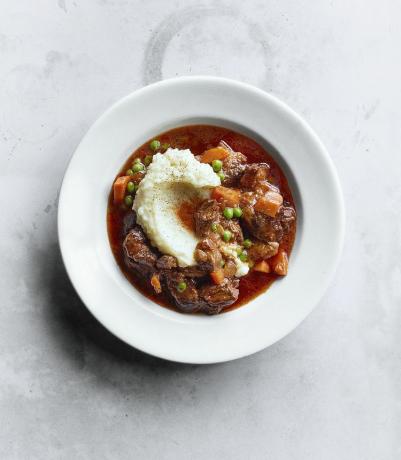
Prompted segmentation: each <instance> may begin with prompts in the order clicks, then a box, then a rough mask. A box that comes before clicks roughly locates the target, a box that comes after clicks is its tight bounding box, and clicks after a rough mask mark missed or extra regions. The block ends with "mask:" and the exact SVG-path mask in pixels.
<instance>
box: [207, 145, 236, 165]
mask: <svg viewBox="0 0 401 460" xmlns="http://www.w3.org/2000/svg"><path fill="white" fill-rule="evenodd" d="M228 155H230V152H228V151H227V150H226V149H224V148H223V147H214V148H212V149H209V150H205V151H204V152H203V153H202V156H201V159H200V161H201V163H211V162H212V161H213V160H224V158H227V157H228Z"/></svg>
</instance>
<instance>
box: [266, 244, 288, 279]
mask: <svg viewBox="0 0 401 460" xmlns="http://www.w3.org/2000/svg"><path fill="white" fill-rule="evenodd" d="M269 262H270V266H271V267H272V269H273V271H274V273H276V274H277V275H281V276H284V275H286V274H287V273H288V255H287V253H286V252H285V251H283V250H280V251H279V252H278V254H277V255H275V256H274V257H272V258H271V259H269Z"/></svg>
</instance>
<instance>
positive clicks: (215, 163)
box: [212, 160, 223, 172]
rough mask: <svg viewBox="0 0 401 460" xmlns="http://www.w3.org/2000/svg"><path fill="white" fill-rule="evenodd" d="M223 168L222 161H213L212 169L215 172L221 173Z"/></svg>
mask: <svg viewBox="0 0 401 460" xmlns="http://www.w3.org/2000/svg"><path fill="white" fill-rule="evenodd" d="M222 167H223V162H222V161H221V160H213V161H212V168H213V171H214V172H219V171H221V168H222Z"/></svg>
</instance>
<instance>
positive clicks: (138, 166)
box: [132, 163, 145, 173]
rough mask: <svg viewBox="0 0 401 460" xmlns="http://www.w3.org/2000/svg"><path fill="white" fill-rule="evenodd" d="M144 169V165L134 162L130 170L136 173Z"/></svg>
mask: <svg viewBox="0 0 401 460" xmlns="http://www.w3.org/2000/svg"><path fill="white" fill-rule="evenodd" d="M144 169H145V166H144V165H143V164H142V163H135V164H134V166H133V168H132V171H134V173H137V172H139V171H143V170H144Z"/></svg>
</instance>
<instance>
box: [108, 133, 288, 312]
mask: <svg viewBox="0 0 401 460" xmlns="http://www.w3.org/2000/svg"><path fill="white" fill-rule="evenodd" d="M171 148H173V149H174V148H176V149H179V150H177V151H175V150H174V151H171ZM182 149H189V150H190V151H191V152H192V154H193V156H194V158H195V159H196V160H197V161H198V162H199V163H201V164H202V165H209V166H208V167H204V166H202V168H203V169H202V171H206V172H207V173H208V177H209V180H212V182H213V183H214V184H218V185H214V186H208V187H207V188H206V189H202V192H199V193H198V194H197V195H196V194H194V192H193V190H192V189H185V188H183V189H182V191H180V194H178V198H176V195H177V194H176V195H174V199H175V200H178V201H175V202H177V203H179V209H177V212H176V216H178V217H177V218H178V219H179V220H180V222H181V225H182V227H183V229H184V228H185V232H187V233H185V235H186V237H187V236H188V238H189V240H188V241H191V240H190V237H192V239H193V241H195V243H194V244H195V246H194V250H193V254H191V257H193V261H194V263H192V264H191V265H188V264H184V263H183V261H182V260H181V259H180V254H181V253H180V251H179V249H180V241H173V242H172V244H173V249H174V245H176V246H177V253H176V252H175V251H174V250H171V251H162V250H160V248H161V247H162V246H161V244H160V243H159V240H158V236H157V235H156V236H155V235H153V234H149V233H148V234H147V233H146V231H145V228H146V227H144V226H143V224H142V225H140V222H142V221H143V216H142V215H141V214H137V213H136V212H135V211H134V210H133V208H135V209H137V211H138V212H139V213H141V212H142V211H141V208H139V207H138V206H136V205H135V203H134V202H135V201H136V200H137V197H139V196H140V194H141V193H144V192H142V189H141V182H142V181H143V180H144V179H145V180H144V182H143V184H145V182H146V175H147V173H148V170H149V171H151V168H152V166H151V165H152V162H156V160H157V161H161V160H160V156H157V157H155V155H156V154H161V155H164V154H166V152H167V156H170V157H172V158H174V154H175V152H177V153H176V155H177V158H181V157H180V156H179V155H180V154H179V152H180V151H182ZM186 155H187V156H188V154H186ZM185 158H186V157H185V156H184V155H182V159H185ZM177 161H178V160H177ZM180 161H181V160H180ZM182 161H184V160H182ZM197 164H198V163H197ZM149 168H150V169H149ZM205 168H206V169H205ZM212 173H213V174H212ZM214 175H216V176H217V177H218V180H216V178H215V176H214ZM210 178H211V179H210ZM180 186H181V185H180ZM142 188H143V189H144V190H145V189H146V186H143V187H142ZM166 190H167V192H165V194H167V193H168V190H169V189H168V188H167V189H166ZM180 190H181V189H180ZM205 190H206V191H205ZM148 193H149V192H148ZM155 193H156V192H155ZM169 193H170V192H169ZM184 195H185V196H184ZM172 196H173V195H172ZM177 206H178V205H177ZM107 218H108V232H109V238H110V243H111V247H112V250H113V253H114V256H115V258H116V260H117V262H118V264H119V266H120V267H121V269H122V271H123V272H124V274H125V276H126V277H127V278H128V279H129V280H130V281H131V283H132V284H133V285H134V286H135V287H136V288H138V289H139V290H140V291H141V292H142V293H143V294H145V295H146V296H147V297H149V298H151V299H152V300H154V301H155V302H156V303H158V304H160V305H163V306H167V307H170V308H176V309H178V310H179V311H182V312H185V313H195V312H202V313H207V314H217V313H220V312H222V311H223V310H227V309H228V308H233V307H237V306H240V305H243V304H245V303H246V302H248V301H249V300H251V299H252V298H254V297H255V296H257V295H258V294H260V293H262V292H264V291H265V290H266V289H267V288H268V287H269V285H270V284H271V283H272V282H273V281H274V280H275V279H277V278H279V277H282V276H284V275H286V273H287V271H288V258H289V255H290V253H291V249H292V245H293V242H294V238H295V230H296V210H295V206H294V201H293V198H292V195H291V192H290V189H289V186H288V183H287V180H286V178H285V176H284V174H283V172H282V171H281V169H280V168H279V166H278V165H277V163H276V162H275V161H274V160H273V158H272V157H271V156H270V155H269V154H268V153H267V152H266V151H265V150H264V149H263V148H262V147H261V146H260V145H259V144H257V143H256V142H255V141H253V140H252V139H250V138H248V137H246V136H244V135H242V134H239V133H236V132H233V131H231V130H228V129H226V128H220V127H216V126H206V125H196V126H185V127H182V128H177V129H173V130H171V131H168V132H166V133H164V134H162V135H160V136H158V138H157V139H155V140H153V141H152V142H150V143H147V144H144V145H143V146H141V147H140V148H139V149H138V150H136V151H135V152H134V153H133V154H132V156H131V157H130V158H129V160H128V161H127V163H126V164H125V165H124V167H123V168H122V170H121V172H120V174H119V175H118V176H117V178H116V180H115V182H114V184H113V188H112V191H111V193H110V198H109V206H108V216H107ZM140 218H142V221H141V220H140ZM161 218H162V216H161ZM183 231H184V230H183ZM183 235H184V233H183ZM185 235H184V236H185ZM191 235H192V236H191ZM167 252H168V253H167Z"/></svg>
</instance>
